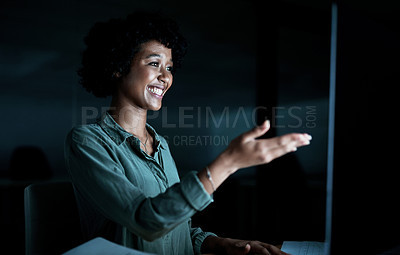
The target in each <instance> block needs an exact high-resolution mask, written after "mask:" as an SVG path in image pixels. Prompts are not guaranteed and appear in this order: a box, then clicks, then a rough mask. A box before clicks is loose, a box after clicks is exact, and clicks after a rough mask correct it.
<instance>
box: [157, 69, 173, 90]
mask: <svg viewBox="0 0 400 255" xmlns="http://www.w3.org/2000/svg"><path fill="white" fill-rule="evenodd" d="M158 80H159V81H160V82H162V83H164V84H165V85H167V86H168V85H170V82H171V80H172V74H171V72H169V71H168V70H166V68H161V69H160V74H159V76H158Z"/></svg>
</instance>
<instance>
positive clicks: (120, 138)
mask: <svg viewBox="0 0 400 255" xmlns="http://www.w3.org/2000/svg"><path fill="white" fill-rule="evenodd" d="M98 124H99V125H100V127H101V128H102V129H103V130H104V131H105V132H106V133H107V135H108V136H109V137H110V138H111V139H112V140H113V141H114V142H115V143H116V144H117V145H120V144H121V143H123V142H125V141H126V139H128V138H129V137H132V138H133V139H134V140H139V139H138V138H137V137H135V136H133V135H132V134H131V133H129V132H127V131H126V130H125V129H123V128H122V127H121V126H120V125H119V124H118V123H117V122H115V120H114V119H113V118H112V117H111V115H110V114H109V113H108V112H105V113H104V114H103V115H102V116H101V118H100V119H99V120H98ZM146 127H147V130H148V131H149V133H150V134H152V135H153V136H154V138H155V142H156V148H158V147H159V146H160V147H161V148H163V149H165V145H164V142H163V140H162V139H160V136H159V135H158V134H157V132H156V131H155V129H154V128H153V127H152V126H150V125H149V124H148V123H146Z"/></svg>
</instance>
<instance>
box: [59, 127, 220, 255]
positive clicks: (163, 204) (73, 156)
mask: <svg viewBox="0 0 400 255" xmlns="http://www.w3.org/2000/svg"><path fill="white" fill-rule="evenodd" d="M65 158H66V164H67V168H68V171H69V173H70V176H71V179H72V182H73V184H74V187H75V189H76V192H78V193H79V195H80V196H82V197H83V198H84V199H85V200H86V201H87V202H88V203H90V205H91V206H92V207H93V208H95V209H96V210H98V211H99V212H101V213H102V214H103V215H104V216H105V217H107V218H108V219H110V220H112V221H114V222H116V223H118V224H120V225H122V226H125V227H126V228H127V229H128V230H129V231H130V232H132V233H134V234H135V235H137V236H139V237H141V238H143V239H144V240H148V241H152V240H155V239H157V238H159V237H161V236H163V235H164V234H166V233H167V232H169V231H170V230H171V229H173V228H174V227H176V226H177V225H179V224H181V223H183V222H185V221H188V220H190V217H191V216H193V214H194V213H196V212H197V211H200V210H202V209H204V208H205V207H206V206H207V205H208V204H210V203H211V202H212V201H213V200H212V197H211V196H210V195H209V194H208V193H207V192H206V191H205V190H204V187H203V186H202V184H201V182H200V181H199V179H198V178H197V175H196V174H195V172H191V173H189V174H188V175H187V176H186V177H184V178H183V179H182V181H181V182H179V183H176V184H174V185H172V186H171V187H169V188H167V189H166V191H165V192H163V193H161V194H159V195H157V196H154V197H147V196H145V195H144V194H143V192H142V191H141V190H140V189H139V188H138V187H137V186H135V185H134V184H132V183H131V182H130V181H129V180H128V179H127V177H126V175H125V170H124V168H123V167H122V165H121V164H120V163H119V161H118V157H117V155H115V151H114V150H113V148H111V147H110V146H109V144H107V143H104V142H102V141H101V140H100V139H99V140H96V139H93V138H91V137H89V136H85V134H82V133H79V130H78V131H77V130H73V131H72V132H71V133H70V134H69V135H68V137H67V140H66V146H65ZM193 235H195V236H197V237H196V238H195V240H197V241H196V242H195V244H196V243H198V244H199V243H200V244H201V242H202V240H204V238H205V237H203V235H202V234H201V233H200V232H193V233H192V236H193ZM201 239H202V240H201ZM200 241H201V242H200ZM197 249H199V248H197Z"/></svg>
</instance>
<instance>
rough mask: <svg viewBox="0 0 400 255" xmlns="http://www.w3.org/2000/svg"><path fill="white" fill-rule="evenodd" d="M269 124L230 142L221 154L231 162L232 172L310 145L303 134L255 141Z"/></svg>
mask: <svg viewBox="0 0 400 255" xmlns="http://www.w3.org/2000/svg"><path fill="white" fill-rule="evenodd" d="M269 129H270V122H269V121H264V123H263V124H262V125H260V126H257V127H255V128H253V129H252V130H250V131H248V132H245V133H243V134H241V135H240V136H238V137H237V138H235V139H234V140H232V142H231V143H230V144H229V146H228V148H227V149H226V150H225V151H224V152H223V153H224V154H225V157H226V158H227V159H228V160H230V161H231V166H232V167H233V170H234V171H236V170H238V169H240V168H245V167H250V166H256V165H261V164H266V163H269V162H271V161H272V160H274V159H276V158H279V157H281V156H283V155H285V154H287V153H289V152H292V151H296V150H297V148H298V147H301V146H304V145H308V144H310V140H311V136H310V135H308V134H304V133H291V134H286V135H282V136H279V137H274V138H269V139H257V138H259V137H261V136H262V135H264V134H265V133H267V132H268V130H269Z"/></svg>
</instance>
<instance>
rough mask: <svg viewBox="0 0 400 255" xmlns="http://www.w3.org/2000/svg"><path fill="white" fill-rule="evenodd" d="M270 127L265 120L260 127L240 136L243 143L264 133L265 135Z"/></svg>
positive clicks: (268, 122)
mask: <svg viewBox="0 0 400 255" xmlns="http://www.w3.org/2000/svg"><path fill="white" fill-rule="evenodd" d="M270 127H271V124H270V121H269V120H266V121H264V122H263V123H262V124H261V125H260V126H257V127H254V128H253V129H252V130H250V131H247V132H245V133H243V135H242V136H243V139H244V141H248V140H251V139H256V138H257V137H260V136H262V135H264V134H265V133H267V131H268V130H269V128H270Z"/></svg>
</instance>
